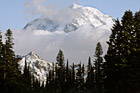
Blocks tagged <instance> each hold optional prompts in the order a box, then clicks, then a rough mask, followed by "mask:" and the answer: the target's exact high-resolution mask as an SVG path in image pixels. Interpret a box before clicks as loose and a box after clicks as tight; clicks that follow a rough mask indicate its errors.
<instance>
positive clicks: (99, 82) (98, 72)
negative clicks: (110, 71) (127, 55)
mask: <svg viewBox="0 0 140 93" xmlns="http://www.w3.org/2000/svg"><path fill="white" fill-rule="evenodd" d="M102 54H103V50H102V46H101V44H100V42H98V43H97V46H96V50H95V55H94V56H95V85H96V90H97V93H102V90H103V70H102V65H103V58H102Z"/></svg>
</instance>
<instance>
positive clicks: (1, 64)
mask: <svg viewBox="0 0 140 93" xmlns="http://www.w3.org/2000/svg"><path fill="white" fill-rule="evenodd" d="M2 47H3V42H2V35H1V32H0V91H3V89H4V88H3V86H4V73H3V72H4V62H3V55H2Z"/></svg>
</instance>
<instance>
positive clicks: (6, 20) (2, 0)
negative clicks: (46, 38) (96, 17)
mask: <svg viewBox="0 0 140 93" xmlns="http://www.w3.org/2000/svg"><path fill="white" fill-rule="evenodd" d="M29 1H30V0H0V12H1V13H0V30H2V31H5V30H7V29H9V28H10V29H13V30H18V29H22V28H23V27H24V26H25V25H26V23H28V22H29V21H31V20H33V19H34V18H31V17H30V16H29V14H28V13H27V12H26V10H27V9H26V7H25V3H27V2H29ZM47 1H52V3H53V2H54V3H55V4H57V5H58V4H59V6H67V5H70V4H72V3H78V4H80V5H83V6H91V7H94V8H97V9H99V10H100V11H102V12H103V13H105V14H108V15H111V16H112V17H114V18H119V19H120V18H121V17H122V15H123V13H124V11H126V10H132V11H133V12H136V11H138V10H140V5H139V4H140V0H47Z"/></svg>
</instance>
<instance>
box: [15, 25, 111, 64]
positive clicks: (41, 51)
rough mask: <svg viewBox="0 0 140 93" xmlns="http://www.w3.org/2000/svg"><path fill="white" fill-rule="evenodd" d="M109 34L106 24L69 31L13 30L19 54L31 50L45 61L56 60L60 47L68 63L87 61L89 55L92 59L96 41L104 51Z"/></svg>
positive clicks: (24, 53) (16, 49)
mask: <svg viewBox="0 0 140 93" xmlns="http://www.w3.org/2000/svg"><path fill="white" fill-rule="evenodd" d="M109 35H110V29H108V27H106V26H102V27H99V28H94V29H93V27H91V26H83V27H81V28H79V29H78V30H77V31H74V32H70V33H65V32H63V31H56V32H49V31H44V30H34V31H14V41H15V51H16V54H19V55H26V54H27V53H28V52H30V51H33V52H35V53H37V54H38V55H39V56H41V57H43V58H44V59H46V60H47V61H50V62H56V61H55V60H56V56H57V53H58V51H59V49H62V51H63V52H64V56H65V60H66V59H69V61H70V63H73V62H74V63H79V62H80V61H81V62H82V63H87V60H88V57H89V56H91V58H92V59H94V57H93V56H94V51H95V48H96V44H97V42H101V44H102V47H103V50H104V52H106V50H107V44H106V41H107V40H108V38H109Z"/></svg>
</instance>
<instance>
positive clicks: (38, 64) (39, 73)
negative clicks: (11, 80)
mask: <svg viewBox="0 0 140 93" xmlns="http://www.w3.org/2000/svg"><path fill="white" fill-rule="evenodd" d="M25 60H26V62H27V66H29V69H30V72H31V73H32V74H33V75H34V77H35V78H36V79H38V80H39V79H40V80H41V82H42V81H45V80H46V74H48V73H49V70H51V69H52V67H53V63H51V62H48V61H46V60H44V59H42V58H41V57H39V56H38V55H37V54H35V53H34V52H32V51H31V52H30V53H28V54H27V55H26V56H24V57H22V59H21V60H20V61H19V62H18V63H19V69H20V71H21V72H22V73H24V72H23V71H24V67H25Z"/></svg>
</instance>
